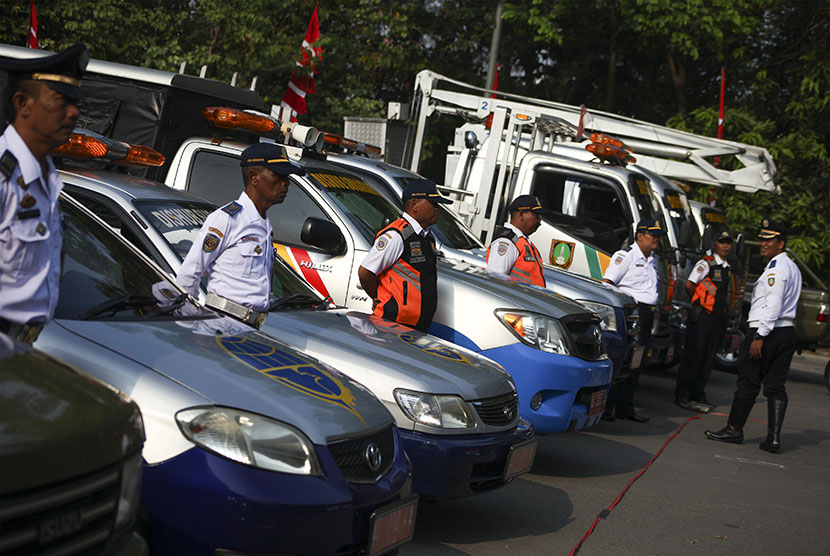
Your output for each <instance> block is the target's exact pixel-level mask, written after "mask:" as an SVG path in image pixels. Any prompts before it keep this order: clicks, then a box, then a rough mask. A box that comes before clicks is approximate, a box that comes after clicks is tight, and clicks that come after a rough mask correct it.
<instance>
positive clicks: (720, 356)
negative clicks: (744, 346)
mask: <svg viewBox="0 0 830 556" xmlns="http://www.w3.org/2000/svg"><path fill="white" fill-rule="evenodd" d="M737 334H739V335H740V336H741V341H743V338H744V331H743V330H739V331H738V332H737ZM739 345H740V344H739ZM714 367H715V368H716V369H717V370H719V371H723V372H725V373H732V374H735V373H737V372H738V349H735V350H731V349H729V348H726V347H725V348H724V349H721V350H719V351H718V352H716V353H715V361H714Z"/></svg>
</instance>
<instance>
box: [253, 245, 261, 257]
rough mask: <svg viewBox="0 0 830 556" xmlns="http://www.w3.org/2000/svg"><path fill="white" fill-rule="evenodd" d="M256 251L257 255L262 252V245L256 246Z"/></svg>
mask: <svg viewBox="0 0 830 556" xmlns="http://www.w3.org/2000/svg"><path fill="white" fill-rule="evenodd" d="M254 253H256V254H257V255H260V254H262V247H260V246H259V245H257V246H256V247H254Z"/></svg>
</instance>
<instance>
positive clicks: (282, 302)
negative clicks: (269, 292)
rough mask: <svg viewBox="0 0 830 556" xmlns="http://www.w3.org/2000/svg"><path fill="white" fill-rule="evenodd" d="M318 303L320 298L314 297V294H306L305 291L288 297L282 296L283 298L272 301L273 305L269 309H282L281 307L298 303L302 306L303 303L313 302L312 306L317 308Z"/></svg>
mask: <svg viewBox="0 0 830 556" xmlns="http://www.w3.org/2000/svg"><path fill="white" fill-rule="evenodd" d="M318 303H319V300H318V299H317V298H316V297H312V296H310V295H307V294H304V293H295V294H292V295H289V296H288V297H281V298H279V299H277V300H276V301H274V302H273V303H271V306H270V307H268V311H278V310H280V308H281V307H287V306H294V307H296V306H298V305H300V306H302V305H308V304H311V306H312V307H315V308H316V306H317V304H318Z"/></svg>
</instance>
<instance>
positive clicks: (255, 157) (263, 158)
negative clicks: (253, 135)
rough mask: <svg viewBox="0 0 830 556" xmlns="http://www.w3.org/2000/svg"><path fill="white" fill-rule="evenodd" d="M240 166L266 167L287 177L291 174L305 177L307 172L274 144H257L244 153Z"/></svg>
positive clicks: (282, 148) (281, 148)
mask: <svg viewBox="0 0 830 556" xmlns="http://www.w3.org/2000/svg"><path fill="white" fill-rule="evenodd" d="M239 165H240V166H242V167H243V168H244V167H245V166H265V167H266V168H268V169H269V170H271V171H272V172H274V173H275V174H280V175H282V176H287V175H289V174H297V175H300V176H303V175H305V170H304V169H303V167H302V166H300V165H299V164H297V163H296V162H293V161H291V160H290V159H289V158H288V153H286V152H285V148H284V147H281V146H279V145H275V144H274V143H256V144H254V145H251V146H250V147H248V148H247V149H245V150H244V151H242V159H241V160H240V162H239Z"/></svg>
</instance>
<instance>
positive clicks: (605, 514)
mask: <svg viewBox="0 0 830 556" xmlns="http://www.w3.org/2000/svg"><path fill="white" fill-rule="evenodd" d="M700 417H701V415H700V414H698V415H695V416H693V417H689V418H688V419H686V422H685V423H683V424H682V425H680V427H678V429H677V430H676V431H674V434H672V435H671V436H670V437H669V439H668V440H666V442H665V443H664V444H663V446H662V447H661V448H660V449H659V450H657V453H656V454H654V457H652V458H651V460H649V462H648V463H647V464H646V466H645V467H643V469H642V470H641V471H640V472H639V473H637V475H636V476H635V477H634V478H633V479H631V480H630V481H628V484H627V485H625V488H623V489H622V491H621V492H620V494H619V496H617V497H616V498H615V499H614V501H613V502H611V505H609V506H608V507H607V508H605V509H604V510H602V511H601V512H600V513H599V515H598V516H597V518H596V519H595V520H594V522H593V523H592V524H591V528H590V529H588V532H587V533H585V536H584V537H582V539H580V541H579V542H578V543H577V544H576V546H575V547H573V550H571V551H570V552H569V553H568V556H574V555H575V554H576V553H577V552H579V549H580V548H581V547H582V543H584V542H585V540H586V539H587V538H588V537H590V536H591V533H593V532H594V529H595V528H596V526H597V524H598V523H599V522H600V520H603V519H605V518H606V517H608V516H609V515H610V514H611V510H613V509H614V506H616V505H617V504H619V502H620V500H622V499H623V496H625V493H626V492H628V489H629V488H631V485H633V484H634V483H635V482H636V481H637V479H639V478H640V477H642V475H643V473H645V472H646V470H648V468H649V467H651V464H652V463H654V461H655V460H656V459H657V458H658V457H660V454H662V453H663V450H665V449H666V446H668V445H669V443H670V442H671V441H672V440H674V437H676V436H677V435H678V434H680V431H682V430H683V429H684V428H685V427H686V425H688V424H689V423H690V422H691V421H694V420H695V419H700Z"/></svg>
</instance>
